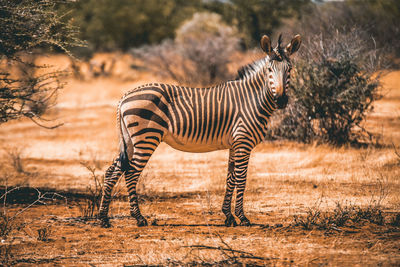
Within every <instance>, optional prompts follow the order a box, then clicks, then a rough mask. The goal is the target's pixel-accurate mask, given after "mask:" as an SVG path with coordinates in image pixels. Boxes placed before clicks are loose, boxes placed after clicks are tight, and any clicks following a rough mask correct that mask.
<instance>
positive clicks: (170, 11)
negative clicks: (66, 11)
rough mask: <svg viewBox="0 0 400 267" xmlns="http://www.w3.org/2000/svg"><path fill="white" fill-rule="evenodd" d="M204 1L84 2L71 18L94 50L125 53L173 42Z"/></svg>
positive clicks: (90, 0) (128, 0)
mask: <svg viewBox="0 0 400 267" xmlns="http://www.w3.org/2000/svg"><path fill="white" fill-rule="evenodd" d="M201 2H202V1H201V0H176V1H170V0H85V1H78V2H76V3H75V4H74V9H73V12H72V13H71V15H70V17H71V19H72V20H73V23H74V25H76V26H79V28H80V29H81V31H82V33H81V35H80V36H81V38H82V39H84V40H87V41H88V42H89V44H90V45H91V46H92V49H94V50H123V51H126V50H128V49H130V48H132V47H138V46H141V45H144V44H154V43H160V42H161V41H162V40H163V39H165V38H173V37H174V33H175V29H176V28H177V27H178V26H179V25H180V24H181V23H182V21H184V20H185V19H188V18H190V17H191V16H192V15H193V13H195V11H196V10H198V9H199V8H200V7H201Z"/></svg>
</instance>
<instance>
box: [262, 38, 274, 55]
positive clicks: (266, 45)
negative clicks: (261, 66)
mask: <svg viewBox="0 0 400 267" xmlns="http://www.w3.org/2000/svg"><path fill="white" fill-rule="evenodd" d="M260 46H261V49H262V50H263V51H264V52H265V53H267V54H268V55H271V52H272V48H271V39H269V37H268V36H266V35H264V36H263V37H262V38H261V41H260Z"/></svg>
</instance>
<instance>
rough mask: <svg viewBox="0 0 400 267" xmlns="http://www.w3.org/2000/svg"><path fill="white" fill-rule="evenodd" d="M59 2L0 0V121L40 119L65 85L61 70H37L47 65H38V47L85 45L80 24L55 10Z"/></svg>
mask: <svg viewBox="0 0 400 267" xmlns="http://www.w3.org/2000/svg"><path fill="white" fill-rule="evenodd" d="M57 2H58V1H50V0H23V1H0V28H1V29H2V30H1V31H0V63H1V65H0V124H1V123H4V122H7V121H9V120H13V119H18V118H20V117H23V116H25V117H28V118H30V119H32V120H33V121H34V122H37V121H36V120H35V119H40V118H42V116H43V114H44V113H45V112H46V110H47V109H48V108H49V107H50V106H51V104H52V103H53V101H54V98H55V95H56V93H57V91H58V90H59V89H60V88H61V87H62V84H61V83H60V82H59V78H60V74H61V73H60V72H48V73H44V74H40V75H39V74H37V73H36V71H37V70H38V69H42V70H43V69H44V68H46V67H47V66H37V65H35V58H34V56H33V53H34V52H35V50H36V49H43V48H45V47H47V48H52V49H56V50H58V51H60V50H61V51H64V52H67V53H68V50H67V47H68V46H75V45H82V42H80V41H79V40H78V39H77V38H76V28H74V27H72V26H71V25H70V24H68V23H64V22H62V21H61V16H60V15H58V14H57V13H56V12H55V11H54V8H55V6H56V4H55V3H57ZM65 2H68V1H65ZM15 70H16V71H15ZM42 73H43V72H42Z"/></svg>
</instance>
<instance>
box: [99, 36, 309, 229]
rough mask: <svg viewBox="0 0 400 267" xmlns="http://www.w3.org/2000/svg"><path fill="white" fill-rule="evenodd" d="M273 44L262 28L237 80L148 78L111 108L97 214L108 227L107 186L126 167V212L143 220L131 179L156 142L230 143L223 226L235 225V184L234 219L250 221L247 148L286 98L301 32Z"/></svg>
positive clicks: (211, 147)
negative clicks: (206, 82) (199, 82)
mask: <svg viewBox="0 0 400 267" xmlns="http://www.w3.org/2000/svg"><path fill="white" fill-rule="evenodd" d="M281 43H282V38H281V35H280V36H279V38H278V43H277V46H276V47H275V48H272V47H271V40H270V38H269V37H268V36H266V35H264V36H263V37H262V38H261V40H260V45H261V49H262V50H263V51H264V52H265V54H266V55H265V57H264V58H262V59H260V60H257V61H255V62H253V63H251V64H249V65H247V66H244V67H242V68H241V69H239V71H238V77H237V78H236V79H235V80H231V81H227V82H225V83H222V84H219V85H216V86H212V87H208V88H189V87H183V86H177V85H170V84H163V83H151V84H146V85H142V86H139V87H137V88H135V89H133V90H131V91H129V92H127V93H126V94H125V95H124V96H123V97H122V98H121V100H120V102H119V105H118V112H117V124H118V128H119V141H120V144H119V146H120V152H119V154H118V156H117V157H116V159H115V160H114V162H113V163H112V165H111V166H110V167H109V168H108V169H107V171H106V172H105V179H104V187H103V188H104V189H103V196H102V200H101V207H100V209H99V214H98V218H99V219H100V222H101V225H102V226H103V227H110V226H111V225H110V221H109V218H108V209H109V204H110V201H111V191H112V189H113V187H114V185H115V183H116V182H117V181H118V179H119V178H120V176H121V175H122V174H124V176H125V180H126V185H127V188H128V194H129V201H130V214H131V216H132V217H134V218H135V219H136V220H137V225H138V226H147V225H148V224H147V220H146V219H145V218H144V217H143V215H142V214H141V212H140V209H139V205H138V196H137V193H136V184H137V182H138V179H139V176H140V174H141V172H142V170H143V169H144V168H145V166H146V163H147V162H148V160H149V159H150V157H151V155H152V154H153V152H154V151H155V149H156V148H157V146H158V145H159V144H160V143H161V142H165V143H167V144H168V145H170V146H171V147H173V148H175V149H177V150H181V151H186V152H208V151H215V150H222V149H229V160H228V174H227V179H226V192H225V197H224V200H223V203H222V212H223V213H224V214H225V216H226V219H225V225H226V226H228V227H229V226H236V225H237V222H236V219H235V217H234V215H233V212H232V205H231V200H232V195H233V193H234V190H235V189H236V204H235V209H234V214H235V216H236V217H237V218H238V219H239V220H240V225H243V226H249V225H250V221H249V219H248V218H247V217H246V216H245V214H244V210H243V194H244V190H245V185H246V175H247V167H248V163H249V158H250V153H251V151H252V149H253V148H254V147H255V146H256V145H257V144H259V143H261V142H262V141H263V140H264V138H265V134H266V130H267V125H268V123H269V121H270V116H271V114H272V113H273V111H274V110H276V109H283V108H285V107H286V105H287V103H288V95H287V89H288V86H289V81H290V72H291V69H292V64H291V56H292V55H293V54H294V53H295V52H296V51H297V50H298V49H299V47H300V44H301V37H300V35H296V36H294V38H293V39H292V40H291V42H290V43H289V44H288V45H287V46H285V47H282V46H281Z"/></svg>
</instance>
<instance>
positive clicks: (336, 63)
mask: <svg viewBox="0 0 400 267" xmlns="http://www.w3.org/2000/svg"><path fill="white" fill-rule="evenodd" d="M361 35H362V34H361V32H359V31H357V30H356V29H355V30H354V31H353V32H352V33H351V34H342V33H339V32H336V34H334V35H332V36H329V37H326V36H322V35H320V36H312V37H310V38H312V40H314V42H311V41H308V47H305V48H304V49H303V52H302V55H301V56H300V59H299V60H298V61H297V62H296V63H295V69H296V72H295V74H294V77H293V79H292V80H291V88H290V90H289V91H290V92H289V93H290V95H291V98H292V99H291V103H290V105H289V107H288V108H287V109H288V110H287V111H286V110H284V111H282V112H279V113H278V114H277V115H276V117H275V122H274V124H273V127H272V129H271V135H272V136H273V137H275V138H286V139H292V140H297V141H300V142H312V141H318V142H324V143H330V144H333V145H343V144H346V143H353V142H360V141H362V138H363V137H364V136H365V135H364V134H365V133H367V134H369V133H368V132H367V131H366V130H365V129H364V128H363V126H362V122H363V120H364V119H365V116H366V114H367V112H368V111H370V110H372V107H373V106H372V104H373V101H374V100H376V99H377V98H378V97H379V95H378V92H377V91H378V88H379V75H378V76H374V71H376V70H377V62H378V61H379V60H378V58H376V57H375V56H376V54H375V53H374V51H371V50H368V49H366V48H365V45H364V43H365V39H364V38H362V37H361Z"/></svg>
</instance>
